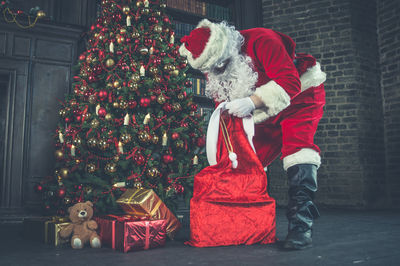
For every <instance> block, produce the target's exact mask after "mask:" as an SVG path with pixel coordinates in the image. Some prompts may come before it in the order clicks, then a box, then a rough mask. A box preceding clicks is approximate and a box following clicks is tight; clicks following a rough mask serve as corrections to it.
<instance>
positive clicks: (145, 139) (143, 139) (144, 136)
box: [138, 131, 150, 142]
mask: <svg viewBox="0 0 400 266" xmlns="http://www.w3.org/2000/svg"><path fill="white" fill-rule="evenodd" d="M138 137H139V140H140V141H141V142H148V141H149V140H150V135H149V133H147V132H146V131H141V132H139V136H138Z"/></svg>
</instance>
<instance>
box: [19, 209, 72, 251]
mask: <svg viewBox="0 0 400 266" xmlns="http://www.w3.org/2000/svg"><path fill="white" fill-rule="evenodd" d="M68 221H69V219H68V218H67V217H58V216H53V217H41V218H27V219H24V221H23V234H24V237H25V238H28V239H31V240H40V241H43V242H45V243H46V244H51V245H54V246H56V247H58V246H62V245H64V244H67V243H69V238H68V239H63V238H61V237H60V231H61V229H62V228H64V227H66V226H67V225H69V224H70V222H68Z"/></svg>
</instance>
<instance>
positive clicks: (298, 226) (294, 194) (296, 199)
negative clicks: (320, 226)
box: [283, 164, 319, 249]
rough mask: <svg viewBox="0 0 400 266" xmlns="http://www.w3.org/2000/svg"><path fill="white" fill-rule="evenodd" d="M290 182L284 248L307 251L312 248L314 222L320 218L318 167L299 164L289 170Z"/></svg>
mask: <svg viewBox="0 0 400 266" xmlns="http://www.w3.org/2000/svg"><path fill="white" fill-rule="evenodd" d="M287 174H288V180H289V204H288V209H287V212H286V217H287V218H288V220H289V228H288V229H289V230H288V231H289V233H288V235H287V237H286V239H285V242H284V244H283V247H284V248H285V249H305V248H308V247H311V246H312V228H311V227H312V225H313V220H314V219H316V218H318V217H319V212H318V209H317V207H316V206H315V205H314V203H313V200H314V194H315V192H316V191H317V166H315V165H313V164H298V165H294V166H292V167H289V168H288V170H287Z"/></svg>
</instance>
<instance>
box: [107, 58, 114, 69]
mask: <svg viewBox="0 0 400 266" xmlns="http://www.w3.org/2000/svg"><path fill="white" fill-rule="evenodd" d="M114 64H115V62H114V60H113V59H111V58H108V59H107V61H106V66H107V67H112V66H113V65H114Z"/></svg>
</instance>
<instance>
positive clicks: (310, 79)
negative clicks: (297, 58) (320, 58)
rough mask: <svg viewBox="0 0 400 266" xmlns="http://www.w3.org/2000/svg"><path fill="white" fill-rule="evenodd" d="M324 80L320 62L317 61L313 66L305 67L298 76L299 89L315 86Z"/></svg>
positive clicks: (324, 76)
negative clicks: (305, 69)
mask: <svg viewBox="0 0 400 266" xmlns="http://www.w3.org/2000/svg"><path fill="white" fill-rule="evenodd" d="M325 80H326V73H325V72H322V70H321V66H320V64H319V63H318V62H317V64H315V65H314V66H312V67H310V68H308V69H307V71H306V72H304V73H303V75H301V77H300V83H301V91H305V90H306V89H308V88H311V87H317V86H319V85H321V84H322V83H324V82H325Z"/></svg>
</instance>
